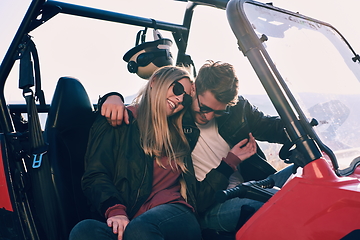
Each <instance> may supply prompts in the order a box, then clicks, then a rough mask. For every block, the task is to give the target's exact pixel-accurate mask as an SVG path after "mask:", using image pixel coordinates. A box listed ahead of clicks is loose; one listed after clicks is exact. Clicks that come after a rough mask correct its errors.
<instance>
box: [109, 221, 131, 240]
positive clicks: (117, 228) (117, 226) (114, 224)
mask: <svg viewBox="0 0 360 240" xmlns="http://www.w3.org/2000/svg"><path fill="white" fill-rule="evenodd" d="M129 222H130V221H129V219H128V218H127V216H124V215H116V216H112V217H109V218H108V219H107V220H106V223H107V225H108V226H109V227H111V228H112V229H113V233H114V234H117V235H118V240H122V236H123V233H124V231H125V228H126V226H127V225H128V223H129Z"/></svg>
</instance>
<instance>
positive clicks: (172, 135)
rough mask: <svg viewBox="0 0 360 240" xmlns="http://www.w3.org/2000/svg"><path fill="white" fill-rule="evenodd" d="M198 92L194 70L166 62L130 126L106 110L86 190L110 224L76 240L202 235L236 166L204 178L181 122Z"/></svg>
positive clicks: (84, 231)
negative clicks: (207, 214)
mask: <svg viewBox="0 0 360 240" xmlns="http://www.w3.org/2000/svg"><path fill="white" fill-rule="evenodd" d="M192 89H193V81H192V78H191V76H190V74H189V73H188V72H187V71H185V70H184V69H182V68H179V67H173V66H168V67H163V68H160V69H159V70H157V71H156V72H155V73H154V74H153V75H152V77H151V78H150V79H149V83H148V84H147V86H146V87H145V89H144V91H143V92H142V93H141V94H140V95H139V96H138V98H137V99H136V102H135V104H133V105H131V106H130V107H128V114H129V116H130V124H128V125H125V124H123V125H122V126H119V127H116V128H113V127H111V126H110V125H109V124H108V122H107V119H106V118H105V117H103V116H100V114H99V116H98V118H97V120H96V121H95V123H94V125H93V127H92V130H91V133H90V140H89V144H88V150H87V153H86V167H85V174H84V176H83V179H82V187H83V191H84V193H85V195H86V196H87V197H88V199H89V200H90V202H91V204H92V205H93V206H94V207H95V208H96V209H97V210H98V212H100V213H101V215H102V216H104V217H105V221H104V222H100V221H95V220H84V221H82V222H80V223H78V224H77V225H76V226H75V227H74V229H73V230H72V232H71V233H70V239H71V240H74V239H87V240H89V239H114V240H115V239H124V240H130V239H134V240H138V239H142V240H144V239H151V240H154V239H172V240H176V239H179V240H180V239H181V240H182V239H188V240H192V239H194V240H195V239H201V231H200V227H199V224H198V222H197V218H196V216H197V213H198V212H201V211H204V210H205V209H207V207H209V206H210V205H211V204H213V196H214V193H215V192H216V191H218V190H220V189H224V188H226V185H227V183H228V177H229V175H230V174H231V173H232V172H233V169H231V167H229V165H227V164H226V163H223V165H222V166H219V167H218V168H217V169H214V170H213V171H212V172H211V173H209V176H208V177H207V178H206V179H205V180H204V181H202V182H201V183H200V182H198V181H197V180H196V178H195V174H194V168H193V165H192V162H191V158H190V155H189V154H190V149H189V145H188V143H187V141H186V138H185V136H184V133H183V130H182V125H181V122H182V116H183V114H184V109H186V108H187V107H189V106H190V105H191V99H192V98H191V96H190V95H192V94H194V93H193V90H192ZM250 145H251V144H247V145H246V147H245V148H250ZM252 147H253V148H255V149H256V146H255V143H253V145H252ZM239 149H240V148H239ZM241 151H249V149H242V150H241ZM250 151H253V152H254V150H251V149H250Z"/></svg>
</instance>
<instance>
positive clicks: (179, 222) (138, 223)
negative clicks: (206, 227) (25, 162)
mask: <svg viewBox="0 0 360 240" xmlns="http://www.w3.org/2000/svg"><path fill="white" fill-rule="evenodd" d="M69 239H70V240H85V239H86V240H92V239H94V240H95V239H96V240H98V239H113V240H117V235H115V234H114V233H113V232H112V228H110V227H108V226H107V225H106V223H104V222H99V221H96V220H92V219H87V220H83V221H81V222H79V223H78V224H77V225H75V227H74V228H73V229H72V231H71V233H70V238H69ZM139 239H142V240H150V239H151V240H157V239H169V240H170V239H173V240H183V239H189V240H200V239H201V231H200V226H199V223H198V221H197V219H196V217H195V215H194V213H193V212H192V211H191V210H190V209H189V208H188V207H186V206H184V205H182V204H163V205H160V206H156V207H154V208H152V209H150V210H148V211H146V212H145V213H143V214H141V215H140V216H138V217H136V218H134V219H132V220H131V221H130V223H129V224H128V225H127V227H126V228H125V231H124V235H123V240H139Z"/></svg>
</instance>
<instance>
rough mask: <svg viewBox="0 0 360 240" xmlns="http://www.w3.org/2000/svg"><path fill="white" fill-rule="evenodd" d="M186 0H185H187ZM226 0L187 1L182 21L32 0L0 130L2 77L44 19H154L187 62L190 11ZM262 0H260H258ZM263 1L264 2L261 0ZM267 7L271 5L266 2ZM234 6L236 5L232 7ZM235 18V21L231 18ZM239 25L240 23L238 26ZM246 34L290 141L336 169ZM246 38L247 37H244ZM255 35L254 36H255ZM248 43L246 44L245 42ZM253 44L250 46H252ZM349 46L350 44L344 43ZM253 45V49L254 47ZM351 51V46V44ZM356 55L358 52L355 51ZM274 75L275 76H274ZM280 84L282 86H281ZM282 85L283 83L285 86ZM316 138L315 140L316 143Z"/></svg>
mask: <svg viewBox="0 0 360 240" xmlns="http://www.w3.org/2000/svg"><path fill="white" fill-rule="evenodd" d="M186 2H187V1H186ZM228 2H230V3H231V4H235V3H236V2H237V1H228V0H201V1H191V2H189V4H188V6H187V8H186V10H185V13H184V18H183V24H182V25H180V24H174V23H170V22H164V21H159V20H154V19H150V18H142V17H138V16H133V15H126V14H122V13H117V12H111V11H106V10H100V9H95V8H90V7H84V6H79V5H74V4H69V3H64V2H59V1H51V0H49V1H45V0H33V1H32V2H31V5H30V7H29V9H28V12H27V13H26V15H25V17H24V19H23V21H22V23H21V25H20V27H19V29H18V31H17V33H16V35H15V38H14V39H13V41H12V43H11V45H10V48H9V50H8V52H7V53H6V55H5V58H4V60H3V63H2V65H1V66H0V91H1V92H0V124H1V127H2V131H3V132H4V133H5V135H6V133H11V132H13V131H14V127H13V124H12V120H11V117H10V114H9V112H8V110H7V108H6V101H5V98H4V94H3V91H4V85H5V81H6V79H7V77H8V75H9V73H10V71H11V69H12V67H13V65H14V63H15V61H16V58H15V57H14V56H17V55H19V52H20V49H19V46H21V43H22V42H23V41H24V36H26V35H27V34H28V33H29V32H31V31H32V30H34V29H36V28H37V27H39V26H41V25H42V24H43V23H45V22H46V21H48V20H50V19H51V18H52V17H54V16H56V15H57V14H59V13H63V14H69V15H74V16H80V17H86V18H92V19H98V20H104V21H111V22H117V23H123V24H128V25H134V26H142V27H150V28H151V27H154V21H155V22H156V28H157V29H159V30H164V31H169V32H171V33H172V35H173V37H174V40H175V43H176V45H177V47H178V55H177V63H183V64H190V63H191V58H190V56H189V55H187V54H186V49H187V44H188V37H189V32H190V27H191V20H192V16H193V11H194V9H195V7H196V6H198V5H206V6H212V7H215V8H219V9H225V8H226V6H227V4H228ZM244 2H252V3H255V4H256V2H255V1H248V0H242V1H239V2H237V3H239V4H240V6H242V4H243V3H244ZM258 4H262V3H258ZM262 5H264V4H262ZM269 7H272V6H271V5H269ZM232 9H235V8H232ZM237 20H238V22H239V23H238V24H240V23H242V24H243V26H245V27H244V28H246V27H248V24H246V21H247V20H244V19H237ZM233 22H234V21H233ZM239 29H241V27H239ZM244 31H245V33H246V34H242V33H238V34H236V33H235V35H236V37H237V38H238V40H239V47H240V49H241V50H242V52H243V53H244V54H245V55H246V56H247V57H248V59H249V60H250V62H251V64H252V65H253V67H254V70H255V71H256V73H257V74H258V77H259V78H260V80H261V82H262V84H263V85H264V87H265V89H266V91H267V93H268V95H269V97H270V99H271V100H272V102H273V104H274V106H275V108H276V109H277V111H278V113H279V115H280V116H281V118H282V119H284V120H285V122H286V126H287V131H288V134H289V138H290V139H291V141H292V143H295V144H296V145H297V147H299V148H300V149H302V150H301V152H303V153H306V154H305V155H306V158H307V162H311V161H313V160H315V159H317V158H319V157H321V153H320V151H319V149H318V147H320V149H321V150H323V151H325V152H326V153H327V154H328V155H329V156H330V158H331V159H332V162H333V165H334V168H335V170H337V169H338V164H337V161H336V157H335V155H334V154H333V153H332V151H331V149H329V148H328V147H327V146H326V145H324V144H323V143H322V142H321V140H320V139H319V138H318V137H317V135H316V133H315V132H314V131H313V129H312V124H313V123H309V122H308V121H307V119H306V117H305V116H304V114H303V113H302V111H301V109H300V107H299V106H297V104H296V100H294V99H293V98H292V95H291V92H290V90H288V89H287V88H286V85H284V84H282V82H283V80H282V78H281V75H280V73H278V72H277V70H276V67H274V64H273V63H272V61H271V58H270V56H268V55H267V52H266V50H264V49H263V47H262V46H261V41H260V40H259V39H258V37H257V36H250V35H251V34H250V35H249V34H248V33H249V32H251V31H250V30H249V29H248V30H246V29H245V30H244ZM245 38H246V39H245ZM255 38H256V39H255ZM244 43H247V44H248V45H244ZM251 45H253V46H251ZM347 45H348V46H349V47H350V45H349V44H347ZM254 49H256V51H254ZM259 49H260V50H259ZM350 49H351V51H353V50H352V48H351V47H350ZM355 56H358V55H356V54H355ZM275 78H276V79H275ZM279 85H280V86H282V88H283V89H282V90H281V89H280V87H279ZM284 86H285V87H284ZM283 90H284V92H286V95H287V96H288V97H289V98H290V99H289V100H290V102H291V104H292V106H293V107H294V109H295V110H296V112H297V113H298V114H299V116H296V115H295V112H294V109H293V108H292V107H291V106H290V104H289V101H288V99H286V97H285V96H284V93H283V92H282V91H283ZM37 108H39V111H40V112H41V111H46V110H44V109H41V108H42V107H41V106H37ZM315 142H316V143H315ZM316 145H318V146H316Z"/></svg>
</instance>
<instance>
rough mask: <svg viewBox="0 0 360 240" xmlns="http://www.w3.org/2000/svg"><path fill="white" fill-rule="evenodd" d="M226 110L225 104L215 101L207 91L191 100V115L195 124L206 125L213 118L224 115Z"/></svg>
mask: <svg viewBox="0 0 360 240" xmlns="http://www.w3.org/2000/svg"><path fill="white" fill-rule="evenodd" d="M226 110H227V104H226V103H222V102H219V101H218V100H216V98H215V96H214V94H213V93H211V92H210V91H209V90H207V91H205V92H204V93H202V94H201V95H200V94H199V95H195V97H194V98H193V103H192V113H193V116H194V119H195V122H196V123H197V124H200V125H204V124H207V123H208V122H209V121H210V120H211V119H213V118H214V117H220V116H221V115H223V114H226V113H227V112H226Z"/></svg>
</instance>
